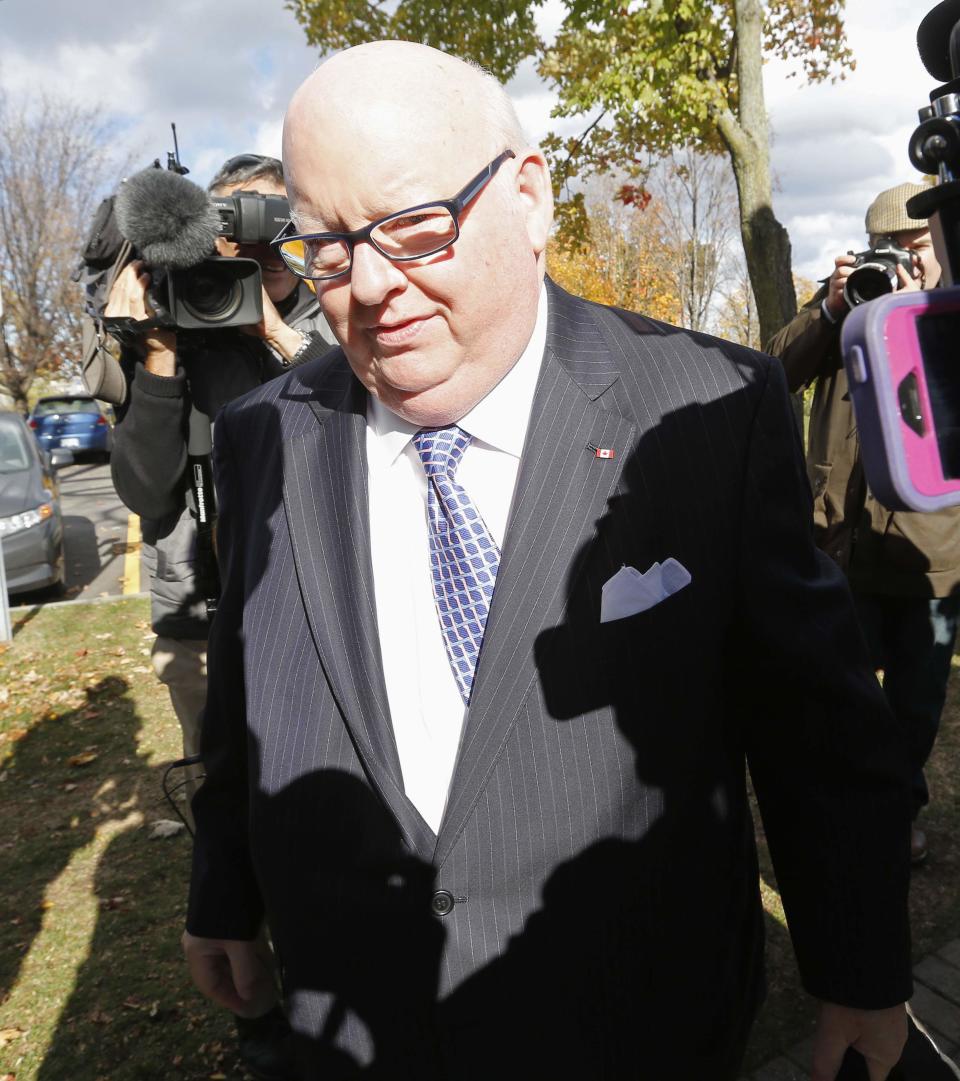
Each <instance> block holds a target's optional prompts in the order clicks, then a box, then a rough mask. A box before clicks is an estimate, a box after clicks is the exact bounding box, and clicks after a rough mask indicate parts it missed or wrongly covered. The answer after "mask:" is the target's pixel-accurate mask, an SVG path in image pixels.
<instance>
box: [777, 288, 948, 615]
mask: <svg viewBox="0 0 960 1081" xmlns="http://www.w3.org/2000/svg"><path fill="white" fill-rule="evenodd" d="M826 295H827V293H826V288H823V289H821V290H820V292H819V293H817V295H816V296H815V297H814V298H813V300H811V301H810V302H809V304H807V305H806V306H805V307H804V308H802V309H801V310H800V312H799V314H798V315H797V317H796V318H795V319H794V320H793V321H792V322H790V323H788V324H787V326H785V327H784V328H783V330H781V331H780V333H779V334H777V335H776V336H775V337H774V339H773V340H772V341H771V342H770V344H769V346H768V348H767V351H768V352H769V353H771V354H772V355H773V356H775V357H779V358H780V360H781V361H782V362H783V366H784V368H785V369H786V373H787V381H788V383H789V384H790V389H791V391H796V390H799V389H800V388H801V387H805V386H809V385H810V384H811V383H813V384H815V385H814V393H813V405H812V407H811V410H810V427H809V431H808V436H807V472H808V474H809V477H810V485H811V487H812V488H813V499H814V507H813V514H814V530H815V533H816V537H817V544H818V545H819V547H820V548H821V549H822V550H823V551H824V552H826V553H827V554H828V555H830V556H831V557H832V558H833V559H835V560H836V561H837V563H839V564H840V566H841V567H842V568H843V570H844V571H845V572H846V575H847V578H848V579H849V581H850V585H851V587H852V588H853V590H854V591H855V592H858V593H874V594H882V595H885V596H892V597H946V596H948V595H949V594H950V593H951V592H952V591H953V590H954V589H955V588H956V586H957V585H958V583H960V507H951V508H950V509H948V510H944V511H938V512H936V513H935V514H918V513H915V512H912V511H890V510H887V508H886V507H884V506H881V504H880V503H878V502H877V500H876V499H874V497H873V495H872V494H871V492H870V490H869V488H868V487H867V482H866V478H865V477H864V473H863V466H862V464H861V461H860V440H859V437H858V435H857V428H856V422H855V420H854V415H853V405H852V403H851V401H850V395H849V393H848V389H847V376H846V373H845V372H844V370H843V361H842V358H841V355H840V322H838V323H837V324H836V325H831V324H830V322H829V321H828V320H826V319H824V317H823V314H822V312H821V309H820V304H821V301H822V300H823V299H824V297H825V296H826Z"/></svg>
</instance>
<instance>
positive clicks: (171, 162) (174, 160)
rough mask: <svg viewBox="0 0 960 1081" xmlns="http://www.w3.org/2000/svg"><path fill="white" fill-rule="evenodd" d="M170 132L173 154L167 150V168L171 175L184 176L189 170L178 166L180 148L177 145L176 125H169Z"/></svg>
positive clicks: (183, 166)
mask: <svg viewBox="0 0 960 1081" xmlns="http://www.w3.org/2000/svg"><path fill="white" fill-rule="evenodd" d="M170 130H171V131H172V132H173V153H172V154H171V153H170V151H169V150H168V151H167V168H168V169H169V170H170V172H172V173H178V174H179V175H180V176H186V175H187V173H189V172H190V170H189V169H188V168H187V167H186V166H185V165H181V164H180V147H179V145H178V143H177V125H176V124H174V123H171V124H170Z"/></svg>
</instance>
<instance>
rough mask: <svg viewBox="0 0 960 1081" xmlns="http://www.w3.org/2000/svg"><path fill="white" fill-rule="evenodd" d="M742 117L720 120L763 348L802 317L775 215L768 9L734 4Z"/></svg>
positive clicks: (748, 2)
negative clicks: (767, 92) (766, 60)
mask: <svg viewBox="0 0 960 1081" xmlns="http://www.w3.org/2000/svg"><path fill="white" fill-rule="evenodd" d="M735 10H736V31H735V33H736V55H737V61H736V63H737V85H738V88H739V95H740V102H739V109H738V112H739V116H738V117H735V116H734V115H733V113H731V112H729V111H725V112H723V113H722V114H721V115H720V116H718V117H717V122H718V126H719V129H720V134H721V135H722V137H723V140H724V142H725V143H726V146H727V149H728V151H729V152H730V160H731V162H732V163H733V173H734V176H735V178H736V182H737V194H738V196H739V200H740V234H741V236H742V238H743V251H744V254H745V256H746V260H747V270H748V272H749V274H750V284H751V286H752V287H753V295H754V298H755V299H756V302H757V318H758V320H759V322H760V338H761V341H762V342H763V343H764V345H765V344H766V343H767V342H768V341H769V340H770V339H771V338H772V337H773V335H774V334H776V333H777V331H778V330H780V328H781V327H783V326H785V325H786V324H787V323H789V322H790V320H791V319H792V318H793V317H794V316H795V315H796V314H797V297H796V292H795V290H794V287H793V263H792V257H791V251H790V238H789V236H788V235H787V230H786V229H785V228H784V227H783V226H782V225H781V224H780V222H778V221H777V219H776V216H775V215H774V213H773V185H772V183H771V180H770V135H769V126H768V122H767V109H766V103H765V102H764V96H763V9H762V5H761V3H760V0H735Z"/></svg>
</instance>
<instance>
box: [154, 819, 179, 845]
mask: <svg viewBox="0 0 960 1081" xmlns="http://www.w3.org/2000/svg"><path fill="white" fill-rule="evenodd" d="M186 828H187V827H186V826H185V825H184V824H183V823H182V822H175V821H174V820H173V819H172V818H160V819H157V821H156V822H152V823H151V824H150V833H149V835H148V836H149V837H150V840H151V841H160V840H163V839H164V838H166V837H176V835H177V834H178V833H180V832H182V831H183V830H185V829H186Z"/></svg>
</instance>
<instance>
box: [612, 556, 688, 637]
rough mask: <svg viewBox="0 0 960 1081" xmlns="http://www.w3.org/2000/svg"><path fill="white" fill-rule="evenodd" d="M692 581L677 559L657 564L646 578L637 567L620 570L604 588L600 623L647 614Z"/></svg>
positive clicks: (648, 572)
mask: <svg viewBox="0 0 960 1081" xmlns="http://www.w3.org/2000/svg"><path fill="white" fill-rule="evenodd" d="M691 581H692V579H691V577H690V572H689V571H688V570H687V568H686V567H685V566H684V565H683V564H682V563H680V562H678V561H677V560H676V559H666V560H664V561H663V563H654V565H653V566H652V567H651V568H650V569H649V570H648V571H647V573H646V574H641V573H640V572H639V571H638V570H637V569H636V567H621V568H620V570H618V571H617V573H616V574H615V575H614V576H613V577H612V578H610V579H609V580H608V581H606V582H604V584H603V591H602V595H601V600H600V622H601V623H611V622H613V620H615V619H626V617H627V616H635V615H636V614H637V613H638V612H645V611H646V610H647V609H648V608H652V607H653V606H654V605H655V604H659V603H660V602H661V601H662V600H666V598H667V597H670V596H672V595H673V594H674V593H676V592H677V591H678V590H681V589H683V587H684V586H688V585H689V584H690V582H691Z"/></svg>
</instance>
